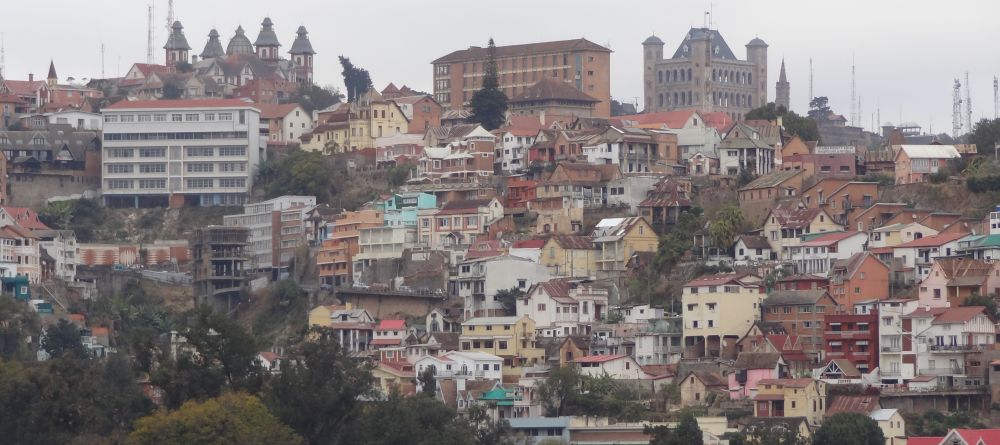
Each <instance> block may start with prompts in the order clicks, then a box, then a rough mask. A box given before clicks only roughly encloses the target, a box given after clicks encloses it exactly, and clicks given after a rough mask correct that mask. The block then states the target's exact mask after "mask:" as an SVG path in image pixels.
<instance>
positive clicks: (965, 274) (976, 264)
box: [934, 258, 993, 280]
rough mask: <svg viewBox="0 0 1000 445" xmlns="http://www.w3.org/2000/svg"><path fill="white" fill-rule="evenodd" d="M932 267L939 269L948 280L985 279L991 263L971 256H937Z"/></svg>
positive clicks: (991, 266) (991, 268)
mask: <svg viewBox="0 0 1000 445" xmlns="http://www.w3.org/2000/svg"><path fill="white" fill-rule="evenodd" d="M934 267H936V268H938V269H940V270H941V273H942V274H944V277H945V278H947V279H949V280H954V279H956V278H971V277H975V278H977V279H985V278H986V277H987V276H988V275H989V274H990V271H991V270H993V265H992V264H990V263H987V262H986V261H983V260H977V259H973V258H937V259H935V261H934Z"/></svg>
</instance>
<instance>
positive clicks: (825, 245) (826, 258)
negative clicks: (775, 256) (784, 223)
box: [785, 232, 868, 277]
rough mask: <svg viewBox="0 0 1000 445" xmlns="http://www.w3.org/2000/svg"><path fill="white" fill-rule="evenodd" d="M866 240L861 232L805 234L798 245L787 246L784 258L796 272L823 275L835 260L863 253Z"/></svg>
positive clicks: (865, 236)
mask: <svg viewBox="0 0 1000 445" xmlns="http://www.w3.org/2000/svg"><path fill="white" fill-rule="evenodd" d="M867 242H868V234H866V233H862V232H832V233H827V234H822V233H821V234H816V235H812V236H810V235H806V236H803V241H802V242H801V243H799V245H798V246H794V247H790V248H788V256H787V258H785V259H786V260H788V261H791V263H792V265H793V266H794V267H795V272H796V273H800V274H811V275H819V276H821V277H825V276H827V274H828V273H829V272H830V268H831V266H832V265H833V263H835V262H836V261H838V260H843V259H847V258H850V257H851V255H855V254H858V253H863V252H864V250H865V244H866V243H867Z"/></svg>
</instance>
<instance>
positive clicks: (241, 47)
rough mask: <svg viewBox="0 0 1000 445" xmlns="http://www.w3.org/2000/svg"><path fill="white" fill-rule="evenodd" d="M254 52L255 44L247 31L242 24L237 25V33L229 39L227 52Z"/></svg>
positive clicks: (230, 53) (231, 53)
mask: <svg viewBox="0 0 1000 445" xmlns="http://www.w3.org/2000/svg"><path fill="white" fill-rule="evenodd" d="M253 52H254V51H253V44H252V43H250V39H248V38H247V34H246V31H243V27H242V26H240V27H237V28H236V35H234V36H233V37H232V38H231V39H229V45H227V46H226V54H229V55H233V54H253Z"/></svg>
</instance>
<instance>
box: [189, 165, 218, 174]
mask: <svg viewBox="0 0 1000 445" xmlns="http://www.w3.org/2000/svg"><path fill="white" fill-rule="evenodd" d="M214 167H215V166H214V165H212V164H211V163H200V164H187V172H188V173H210V172H212V171H213V170H214Z"/></svg>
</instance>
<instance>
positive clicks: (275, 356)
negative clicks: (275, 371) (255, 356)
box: [260, 351, 279, 362]
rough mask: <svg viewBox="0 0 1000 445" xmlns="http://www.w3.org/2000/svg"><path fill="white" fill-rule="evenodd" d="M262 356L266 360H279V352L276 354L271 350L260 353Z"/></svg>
mask: <svg viewBox="0 0 1000 445" xmlns="http://www.w3.org/2000/svg"><path fill="white" fill-rule="evenodd" d="M260 356H261V357H263V358H264V360H267V361H269V362H274V361H275V360H277V359H278V358H279V357H278V354H275V353H273V352H271V351H263V352H261V353H260Z"/></svg>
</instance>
